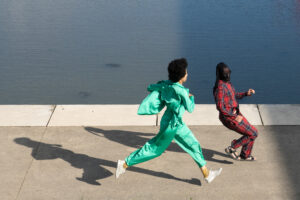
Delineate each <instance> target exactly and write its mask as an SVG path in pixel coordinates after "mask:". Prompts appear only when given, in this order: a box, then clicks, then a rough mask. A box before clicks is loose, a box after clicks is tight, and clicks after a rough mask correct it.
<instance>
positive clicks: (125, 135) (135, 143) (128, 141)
mask: <svg viewBox="0 0 300 200" xmlns="http://www.w3.org/2000/svg"><path fill="white" fill-rule="evenodd" d="M85 130H87V131H88V132H89V133H92V134H93V135H96V136H99V137H105V138H107V139H109V140H111V141H114V142H117V143H120V144H123V145H126V146H129V147H133V148H140V147H142V146H143V145H144V144H145V143H146V142H147V141H148V140H149V136H152V137H153V136H155V135H156V134H153V133H141V132H134V131H123V130H104V129H101V128H95V127H85ZM167 151H172V152H178V153H185V151H184V150H182V148H180V147H179V146H178V145H177V144H176V143H173V142H172V143H171V144H170V146H169V147H168V148H167ZM202 153H203V155H204V158H205V160H207V161H212V162H217V163H222V164H233V162H231V161H228V160H219V159H216V158H214V156H215V155H219V156H222V157H225V158H230V157H229V156H228V155H227V154H225V153H221V152H218V151H215V150H211V149H206V148H202Z"/></svg>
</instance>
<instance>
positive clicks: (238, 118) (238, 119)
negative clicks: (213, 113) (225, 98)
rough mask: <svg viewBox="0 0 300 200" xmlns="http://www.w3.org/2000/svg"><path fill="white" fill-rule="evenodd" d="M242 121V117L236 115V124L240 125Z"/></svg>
mask: <svg viewBox="0 0 300 200" xmlns="http://www.w3.org/2000/svg"><path fill="white" fill-rule="evenodd" d="M242 120H243V116H242V115H238V116H237V117H236V118H235V121H237V122H238V123H241V122H242Z"/></svg>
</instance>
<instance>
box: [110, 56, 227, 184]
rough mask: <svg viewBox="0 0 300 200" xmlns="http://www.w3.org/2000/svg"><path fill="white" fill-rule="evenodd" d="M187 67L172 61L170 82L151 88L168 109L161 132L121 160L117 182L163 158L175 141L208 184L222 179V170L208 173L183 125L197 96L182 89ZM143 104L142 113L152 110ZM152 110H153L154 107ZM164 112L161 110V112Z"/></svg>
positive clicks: (154, 85)
mask: <svg viewBox="0 0 300 200" xmlns="http://www.w3.org/2000/svg"><path fill="white" fill-rule="evenodd" d="M187 65H188V64H187V61H186V59H184V58H182V59H177V60H173V61H172V62H170V63H169V66H168V72H169V80H165V81H160V82H158V83H157V84H151V85H149V86H148V91H149V92H151V94H152V93H153V94H154V93H158V94H159V95H158V96H157V97H158V99H159V101H161V102H162V103H163V104H164V105H165V106H166V107H167V109H166V111H165V113H164V115H163V117H162V119H161V122H160V130H159V132H158V134H157V135H156V136H155V137H154V138H152V139H150V140H149V141H148V142H147V143H146V144H145V145H144V146H143V147H142V148H140V149H138V150H136V151H134V152H133V153H131V154H130V155H129V156H128V157H126V158H125V160H118V165H117V171H116V178H118V177H119V176H120V175H121V174H123V173H125V171H126V168H127V167H130V166H133V165H136V164H139V163H142V162H145V161H148V160H151V159H153V158H156V157H158V156H160V155H161V154H162V153H163V152H164V151H165V150H166V149H167V147H168V146H169V145H170V143H171V142H172V140H173V139H174V140H175V141H176V143H177V144H178V145H179V146H180V147H181V148H182V149H183V150H185V151H186V152H187V153H188V154H189V155H190V156H191V157H192V158H193V159H194V161H195V162H196V163H197V165H198V166H199V168H200V169H201V171H202V173H203V175H204V178H205V180H206V182H208V183H210V182H211V181H213V180H214V178H215V177H217V176H218V175H220V173H221V171H222V168H220V169H218V170H208V169H207V167H206V161H205V160H204V157H203V154H202V149H201V147H200V144H199V142H198V141H197V139H196V138H195V136H194V135H193V133H192V132H191V130H190V129H189V128H188V127H187V126H186V124H185V123H184V122H183V121H182V115H183V113H184V111H185V110H187V111H188V112H190V113H191V112H192V111H193V110H194V105H195V104H194V96H193V95H192V94H190V93H189V90H188V89H187V88H185V87H184V86H183V85H182V84H183V83H184V82H186V80H187V76H188V73H187ZM151 94H150V95H151ZM147 98H148V97H147ZM147 98H146V99H147ZM146 99H145V100H146ZM148 99H149V98H148ZM150 99H151V98H150ZM145 100H144V101H145ZM144 101H143V103H144ZM143 103H142V104H141V105H140V108H139V110H140V109H141V107H142V110H149V108H143V106H145V105H143ZM154 104H155V103H152V105H154ZM148 106H149V105H148ZM149 107H150V109H151V107H153V106H149ZM161 109H162V108H160V109H159V110H161ZM148 113H151V114H153V112H150V111H149V112H148ZM154 113H155V112H154Z"/></svg>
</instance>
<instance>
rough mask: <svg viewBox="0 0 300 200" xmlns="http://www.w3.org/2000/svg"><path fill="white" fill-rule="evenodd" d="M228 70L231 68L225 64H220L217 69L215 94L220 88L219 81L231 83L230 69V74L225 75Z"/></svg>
mask: <svg viewBox="0 0 300 200" xmlns="http://www.w3.org/2000/svg"><path fill="white" fill-rule="evenodd" d="M226 68H227V69H229V67H228V66H227V65H226V64H225V63H223V62H220V63H219V64H218V65H217V67H216V82H215V86H214V93H215V91H216V89H217V88H218V82H219V80H222V81H225V82H228V81H230V73H231V71H230V69H229V73H225V72H224V71H225V69H226Z"/></svg>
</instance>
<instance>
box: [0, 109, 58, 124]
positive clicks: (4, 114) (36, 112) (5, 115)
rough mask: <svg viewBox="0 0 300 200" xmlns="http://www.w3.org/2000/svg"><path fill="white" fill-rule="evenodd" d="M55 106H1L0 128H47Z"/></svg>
mask: <svg viewBox="0 0 300 200" xmlns="http://www.w3.org/2000/svg"><path fill="white" fill-rule="evenodd" d="M53 109H54V105H0V126H46V125H47V123H48V121H49V119H50V116H51V114H52V112H53Z"/></svg>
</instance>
